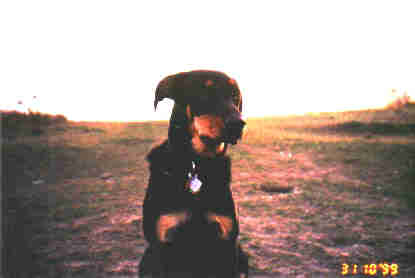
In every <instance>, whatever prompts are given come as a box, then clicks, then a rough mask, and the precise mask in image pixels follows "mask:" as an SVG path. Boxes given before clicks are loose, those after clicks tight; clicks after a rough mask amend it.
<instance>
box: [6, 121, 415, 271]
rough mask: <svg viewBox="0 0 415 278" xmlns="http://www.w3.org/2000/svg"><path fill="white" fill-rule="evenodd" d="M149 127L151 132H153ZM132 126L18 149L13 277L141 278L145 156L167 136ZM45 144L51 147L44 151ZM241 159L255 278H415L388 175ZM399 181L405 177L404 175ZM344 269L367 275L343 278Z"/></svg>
mask: <svg viewBox="0 0 415 278" xmlns="http://www.w3.org/2000/svg"><path fill="white" fill-rule="evenodd" d="M138 126H139V128H141V131H137V132H138V133H139V134H142V131H143V130H142V129H145V128H148V126H146V125H143V126H141V125H138ZM129 127H131V126H128V125H127V124H125V125H121V124H120V125H119V126H118V125H117V126H111V125H105V124H95V125H94V126H92V127H91V126H89V131H88V132H84V131H82V130H75V131H74V129H71V130H70V132H69V131H68V132H65V135H62V133H59V134H60V135H59V134H58V135H56V136H54V137H50V136H48V137H46V136H45V137H42V136H40V137H27V138H26V139H13V140H11V141H9V142H8V144H9V146H8V149H6V150H5V151H6V153H5V154H6V156H5V164H3V173H6V174H5V175H4V180H3V182H4V188H3V194H4V195H3V196H5V198H4V199H3V209H4V212H5V215H4V216H5V217H4V218H3V224H4V225H3V235H4V242H3V243H4V252H3V258H2V260H3V270H7V273H8V274H7V275H6V277H39V278H40V277H42V278H43V277H114V278H115V277H137V271H138V263H139V261H140V259H141V256H142V255H143V253H144V249H145V247H146V246H147V245H146V242H145V240H144V237H143V232H142V228H141V222H142V211H141V210H142V204H143V198H144V193H145V189H146V186H147V179H148V175H149V173H148V169H147V163H146V162H145V155H146V153H147V152H148V151H149V150H150V148H151V147H152V146H154V145H155V144H156V143H157V142H160V141H161V140H162V138H163V136H153V137H152V138H151V139H148V138H147V139H146V138H140V136H142V135H140V136H137V137H134V134H130V133H128V132H127V133H125V132H126V129H128V128H129ZM94 128H96V130H95V131H94ZM98 130H104V133H109V132H111V136H109V137H105V138H103V136H104V135H102V134H101V133H100V132H99V131H98ZM125 134H128V136H124V135H125ZM123 136H124V137H123ZM114 138H124V139H125V140H123V141H114V140H115V139H114ZM42 140H43V141H42ZM117 140H118V139H117ZM39 142H40V143H39ZM42 142H43V145H44V146H47V148H46V147H45V148H43V147H40V148H37V147H36V146H38V144H40V145H42ZM60 146H61V147H62V146H64V149H60ZM13 148H16V150H17V149H18V150H19V151H16V152H13V150H14V149H13ZM51 148H52V150H51ZM47 150H49V151H47ZM15 153H19V154H20V155H17V154H16V155H14V154H15ZM80 154H81V155H80ZM230 155H231V157H232V160H233V164H232V165H233V166H232V167H233V182H232V190H233V196H234V198H235V201H236V202H237V204H238V207H239V215H240V230H241V234H240V241H241V244H242V246H243V249H244V250H246V252H247V253H248V254H249V256H250V270H251V274H252V275H251V277H256V278H260V277H264V278H265V277H296V278H307V277H415V276H412V274H414V275H415V267H414V264H413V260H412V259H414V258H415V257H414V255H415V244H414V242H415V217H414V213H413V210H410V209H408V206H407V204H406V203H405V202H403V201H402V199H398V198H395V197H394V195H390V194H384V193H385V190H386V189H384V188H383V186H384V185H383V184H382V183H381V181H382V180H383V181H385V180H384V178H383V176H382V175H380V171H381V170H382V169H380V168H378V167H374V168H368V169H367V171H365V173H364V175H363V174H362V173H360V174H359V175H356V174H354V172H353V169H354V168H355V164H354V162H353V160H352V161H350V162H347V163H344V160H343V161H342V162H341V163H340V162H336V161H331V162H330V163H323V162H322V161H324V158H325V157H326V155H325V153H324V151H323V152H322V151H314V150H308V151H307V150H297V149H290V148H289V147H286V146H283V147H282V146H278V145H272V146H269V147H264V146H259V145H255V144H245V143H241V144H238V145H237V146H235V147H233V148H232V150H231V152H230ZM42 163H45V165H44V167H43V166H42V167H41V165H40V164H42ZM394 171H398V173H396V172H394ZM390 175H392V176H393V175H396V178H398V177H399V169H389V170H388V176H390ZM379 179H380V180H379ZM373 185H377V186H373ZM385 186H386V185H385ZM344 264H347V265H348V266H349V267H350V269H353V268H354V267H355V268H356V271H355V273H352V272H351V270H350V272H348V274H347V275H343V274H342V271H344V267H345V265H344ZM365 264H367V265H369V264H375V265H377V268H378V271H377V272H376V274H374V273H369V272H368V269H366V271H367V272H366V273H364V271H365V269H364V268H365ZM381 264H385V265H382V270H384V271H385V274H382V273H381V270H380V265H381ZM392 264H396V265H397V266H398V267H399V275H396V276H393V275H392V272H391V270H392V268H391V265H392ZM366 267H368V266H366ZM387 267H388V269H387V270H388V272H386V270H385V269H386V268H387Z"/></svg>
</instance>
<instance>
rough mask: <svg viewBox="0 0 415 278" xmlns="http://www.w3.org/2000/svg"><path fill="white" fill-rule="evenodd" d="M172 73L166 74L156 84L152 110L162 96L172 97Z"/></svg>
mask: <svg viewBox="0 0 415 278" xmlns="http://www.w3.org/2000/svg"><path fill="white" fill-rule="evenodd" d="M174 77H175V76H174V75H170V76H167V77H166V78H164V79H163V80H161V81H160V83H159V84H158V85H157V89H156V96H155V99H154V110H156V108H157V103H158V102H159V101H160V100H163V99H164V98H166V97H167V98H171V99H174V98H173V94H172V90H171V89H172V87H173V81H174V79H175V78H174Z"/></svg>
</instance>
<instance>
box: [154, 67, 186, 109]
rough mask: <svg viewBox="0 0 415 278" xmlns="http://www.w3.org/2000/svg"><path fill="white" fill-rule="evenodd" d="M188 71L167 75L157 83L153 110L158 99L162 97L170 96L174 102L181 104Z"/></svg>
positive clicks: (184, 96)
mask: <svg viewBox="0 0 415 278" xmlns="http://www.w3.org/2000/svg"><path fill="white" fill-rule="evenodd" d="M187 77H188V73H186V72H181V73H177V74H174V75H169V76H167V77H165V78H164V79H163V80H161V81H160V83H159V84H158V85H157V89H156V95H155V99H154V110H156V108H157V104H158V102H159V101H160V100H163V99H164V98H170V99H172V100H174V102H175V103H176V104H177V103H181V104H183V101H184V100H185V99H186V90H185V88H186V86H189V84H187V83H188V82H186V81H191V80H188V78H187Z"/></svg>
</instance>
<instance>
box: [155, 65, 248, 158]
mask: <svg viewBox="0 0 415 278" xmlns="http://www.w3.org/2000/svg"><path fill="white" fill-rule="evenodd" d="M166 97H167V98H170V99H173V100H174V102H175V104H174V108H173V112H172V116H171V119H170V127H169V142H170V143H171V144H173V146H174V147H176V148H177V147H178V148H180V147H185V146H186V144H188V145H189V144H190V146H191V147H192V149H193V151H194V152H195V153H196V154H198V155H200V156H205V157H215V156H218V155H223V154H224V153H225V152H226V147H227V144H236V143H237V140H238V139H240V138H241V137H242V130H243V127H244V125H245V122H244V121H243V120H242V118H241V112H242V96H241V92H240V90H239V87H238V85H237V83H236V81H235V80H234V79H231V78H229V77H228V76H227V75H225V74H223V73H220V72H216V71H191V72H185V73H178V74H175V75H171V76H168V77H166V78H164V79H163V80H162V81H161V82H160V83H159V84H158V86H157V90H156V96H155V100H154V108H156V107H157V103H158V102H159V101H160V100H162V99H164V98H166Z"/></svg>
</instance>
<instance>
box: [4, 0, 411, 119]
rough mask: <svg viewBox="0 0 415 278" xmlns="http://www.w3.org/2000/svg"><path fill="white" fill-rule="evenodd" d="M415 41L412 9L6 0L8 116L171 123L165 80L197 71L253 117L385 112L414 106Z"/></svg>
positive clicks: (371, 4) (362, 4) (402, 5)
mask: <svg viewBox="0 0 415 278" xmlns="http://www.w3.org/2000/svg"><path fill="white" fill-rule="evenodd" d="M414 33H415V2H414V1H399V0H395V1H381V0H380V1H364V0H360V1H350V0H349V1H335V0H328V1H292V0H291V1H260V0H258V1H225V0H222V1H127V0H126V1H106V0H99V1H90V0H81V1H78V0H75V1H74V0H71V1H58V0H52V1H42V0H39V1H18V0H9V1H7V0H4V1H1V2H0V39H1V43H0V50H1V51H0V95H1V98H0V109H21V110H22V109H27V107H28V106H30V107H32V108H33V109H35V110H39V111H41V112H48V113H54V114H64V115H65V116H67V117H68V118H69V119H70V120H76V121H79V120H89V121H94V120H99V121H108V120H109V121H111V120H112V121H140V120H151V119H165V120H167V119H168V118H169V111H170V110H169V109H171V105H172V102H171V101H163V102H162V103H160V108H159V109H158V111H157V112H154V109H153V98H154V91H155V88H156V86H157V84H158V82H159V81H160V80H161V79H162V78H163V77H165V76H166V75H169V74H173V73H177V72H182V71H188V70H194V69H211V70H220V71H223V72H225V73H227V74H228V75H230V76H231V77H233V78H235V79H236V80H237V82H238V83H239V86H240V88H241V90H242V93H243V97H244V114H245V116H247V117H251V116H262V115H280V114H298V113H304V112H318V111H321V112H323V111H342V110H351V109H361V108H372V107H379V106H383V105H385V104H386V103H387V102H388V100H389V99H390V91H391V89H393V88H395V89H397V90H398V92H403V91H407V92H408V93H409V94H410V95H411V96H412V98H415V94H414V93H415V78H414V76H415V75H414V74H415V41H414V38H415V36H414ZM33 96H37V99H36V101H35V102H34V101H33ZM19 100H21V101H23V105H17V102H18V101H19Z"/></svg>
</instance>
